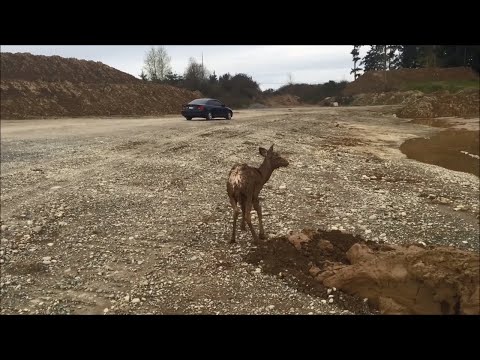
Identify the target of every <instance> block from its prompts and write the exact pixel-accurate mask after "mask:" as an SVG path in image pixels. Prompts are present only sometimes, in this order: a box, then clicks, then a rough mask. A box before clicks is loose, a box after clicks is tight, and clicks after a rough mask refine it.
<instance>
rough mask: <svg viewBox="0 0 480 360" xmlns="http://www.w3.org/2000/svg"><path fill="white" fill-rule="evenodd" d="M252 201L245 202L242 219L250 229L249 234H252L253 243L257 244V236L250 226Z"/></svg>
mask: <svg viewBox="0 0 480 360" xmlns="http://www.w3.org/2000/svg"><path fill="white" fill-rule="evenodd" d="M251 211H252V200H251V199H248V200H246V201H245V209H244V210H243V218H244V219H245V222H246V223H247V225H248V228H249V229H250V232H251V233H252V237H253V241H254V242H258V236H257V234H256V232H255V229H254V228H253V225H252V214H251Z"/></svg>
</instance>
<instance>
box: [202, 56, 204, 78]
mask: <svg viewBox="0 0 480 360" xmlns="http://www.w3.org/2000/svg"><path fill="white" fill-rule="evenodd" d="M202 78H205V69H204V68H203V51H202Z"/></svg>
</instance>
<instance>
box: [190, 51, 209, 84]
mask: <svg viewBox="0 0 480 360" xmlns="http://www.w3.org/2000/svg"><path fill="white" fill-rule="evenodd" d="M208 75H209V72H208V71H207V70H206V68H205V67H204V66H203V65H202V64H199V63H197V61H196V60H195V59H194V58H193V57H191V58H190V59H189V60H188V65H187V68H186V69H185V74H184V79H185V81H186V82H187V84H189V85H190V86H194V87H195V86H198V85H199V84H200V83H201V82H203V81H205V80H207V78H208Z"/></svg>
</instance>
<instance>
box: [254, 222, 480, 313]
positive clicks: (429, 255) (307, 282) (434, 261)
mask: <svg viewBox="0 0 480 360" xmlns="http://www.w3.org/2000/svg"><path fill="white" fill-rule="evenodd" d="M292 245H293V246H292ZM273 254H276V255H275V256H272V255H273ZM259 259H262V260H263V263H264V269H265V270H266V271H267V272H270V273H274V274H281V273H282V272H288V273H290V274H293V276H294V277H295V278H296V281H298V282H300V283H302V284H303V286H304V287H306V288H310V289H316V291H318V292H320V293H322V292H324V291H325V290H326V289H327V293H328V294H330V295H329V298H332V299H333V298H334V297H335V296H337V294H336V293H335V291H336V290H342V291H343V292H345V293H346V294H348V295H343V302H344V305H345V306H347V307H350V306H355V305H354V304H355V299H358V298H359V297H361V298H365V300H367V299H368V301H369V303H370V304H371V305H373V306H374V307H376V308H378V309H379V310H380V312H381V313H383V314H480V300H479V288H480V287H479V268H480V263H479V256H478V254H475V253H473V252H466V251H461V250H458V249H454V248H449V247H433V246H430V247H429V248H426V247H425V246H422V245H418V244H416V245H410V246H408V245H407V246H398V245H387V244H381V243H380V244H378V243H374V242H371V241H368V242H365V241H364V240H363V239H362V238H361V237H359V236H352V235H349V234H345V233H342V232H340V231H324V230H317V231H315V230H312V229H304V230H302V231H301V232H292V233H291V234H290V235H287V236H280V237H277V238H275V239H272V240H271V241H270V243H269V244H267V245H263V244H262V245H260V246H259V247H258V249H257V250H255V251H254V252H253V253H251V254H249V256H248V257H247V260H248V261H250V262H253V263H256V262H258V260H259ZM328 289H329V290H328ZM332 289H333V292H332ZM356 304H357V305H356V306H358V302H356Z"/></svg>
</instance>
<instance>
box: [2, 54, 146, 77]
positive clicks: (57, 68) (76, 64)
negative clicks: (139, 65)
mask: <svg viewBox="0 0 480 360" xmlns="http://www.w3.org/2000/svg"><path fill="white" fill-rule="evenodd" d="M1 74H2V75H1V76H2V81H3V80H25V81H46V82H51V81H70V82H73V83H82V82H83V83H95V84H96V83H110V84H135V83H139V82H141V80H140V79H137V78H136V77H134V76H132V75H130V74H127V73H124V72H122V71H120V70H117V69H114V68H112V67H110V66H108V65H105V64H102V63H101V62H96V61H87V60H78V59H73V58H70V59H67V58H63V57H60V56H43V55H32V54H29V53H15V54H12V53H3V52H2V56H1Z"/></svg>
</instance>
